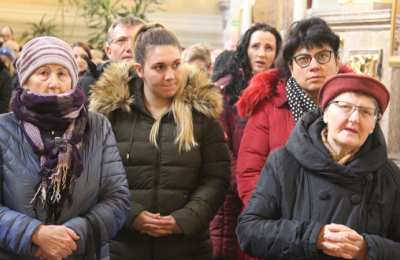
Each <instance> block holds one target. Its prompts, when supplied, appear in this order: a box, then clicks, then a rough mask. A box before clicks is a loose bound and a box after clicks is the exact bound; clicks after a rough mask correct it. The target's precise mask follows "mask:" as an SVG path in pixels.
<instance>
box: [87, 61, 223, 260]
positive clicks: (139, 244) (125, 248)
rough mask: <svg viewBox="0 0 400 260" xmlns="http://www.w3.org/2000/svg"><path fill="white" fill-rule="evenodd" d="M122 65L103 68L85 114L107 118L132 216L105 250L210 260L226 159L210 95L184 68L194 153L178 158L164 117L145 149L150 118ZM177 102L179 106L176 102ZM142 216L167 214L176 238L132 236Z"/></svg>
mask: <svg viewBox="0 0 400 260" xmlns="http://www.w3.org/2000/svg"><path fill="white" fill-rule="evenodd" d="M132 68H133V67H132V65H129V64H111V65H110V66H109V67H108V68H107V69H106V70H105V71H104V73H103V74H102V76H101V77H100V79H99V80H98V81H97V82H96V84H95V85H93V87H92V95H91V99H90V109H91V110H92V111H100V112H102V113H105V114H107V115H108V116H109V118H110V121H111V123H112V125H113V129H114V131H115V134H116V138H117V142H118V146H119V150H120V153H121V156H122V158H123V162H124V166H125V168H126V171H127V174H128V182H129V188H130V190H131V202H132V205H131V207H132V210H131V212H130V214H129V216H128V221H127V224H126V227H125V228H124V229H123V230H122V232H120V233H119V235H118V237H117V239H116V240H117V242H115V243H113V244H112V247H111V252H112V256H113V258H114V259H140V260H148V259H171V260H172V259H174V260H179V259H202V260H206V259H211V246H210V241H209V234H208V231H207V230H208V225H209V222H210V220H211V219H212V217H213V216H214V215H215V213H216V211H217V209H218V208H219V207H220V205H221V204H222V202H223V199H224V195H225V192H226V190H227V186H228V178H229V156H228V150H227V146H226V143H225V139H224V134H223V130H222V127H221V126H220V124H219V122H218V120H217V118H218V115H219V112H220V111H221V110H222V97H221V94H220V92H219V90H218V89H216V88H214V87H213V86H211V85H209V84H208V83H207V81H205V79H203V80H202V79H201V77H199V75H198V74H193V73H192V72H191V71H189V70H186V69H184V70H183V73H184V77H183V79H182V81H181V82H183V83H184V84H185V85H184V95H185V96H186V98H185V99H184V101H182V102H188V103H190V104H191V105H192V108H193V109H192V118H193V119H192V120H193V126H194V136H195V140H196V141H197V143H198V146H197V147H194V148H192V149H191V150H190V151H188V152H185V151H182V152H179V150H178V145H177V144H176V142H175V139H176V132H177V128H176V123H175V120H174V117H173V115H172V113H169V114H166V115H165V116H164V117H163V118H162V121H161V125H160V129H159V132H158V148H156V147H155V146H154V145H153V144H152V143H150V142H149V133H150V129H151V127H152V126H153V124H154V122H155V121H154V119H153V117H152V115H151V114H150V113H149V112H148V111H147V109H146V108H145V106H144V100H143V82H142V80H140V79H139V78H136V77H135V75H134V74H133V71H132ZM179 102H181V101H179ZM143 210H147V211H150V212H153V213H160V214H161V215H172V216H173V217H174V218H175V220H176V222H177V224H178V225H179V227H180V228H181V230H182V231H183V234H179V235H176V234H175V235H170V236H166V237H161V238H154V237H151V236H148V235H144V234H140V233H139V232H137V231H136V230H134V229H133V225H132V224H133V222H134V220H135V218H136V217H137V215H138V214H139V213H140V212H141V211H143Z"/></svg>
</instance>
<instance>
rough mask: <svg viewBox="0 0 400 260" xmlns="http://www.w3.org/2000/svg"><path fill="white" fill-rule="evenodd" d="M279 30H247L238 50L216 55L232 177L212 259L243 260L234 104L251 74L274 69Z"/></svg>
mask: <svg viewBox="0 0 400 260" xmlns="http://www.w3.org/2000/svg"><path fill="white" fill-rule="evenodd" d="M281 42H282V40H281V37H280V35H279V33H278V31H277V30H276V29H275V28H273V27H271V26H269V25H267V24H264V23H257V24H254V25H253V26H252V27H250V28H249V29H248V30H247V31H246V32H245V34H244V35H243V37H242V38H241V40H240V42H239V44H238V46H237V49H236V50H235V51H233V52H229V51H225V52H223V53H222V54H221V55H220V56H218V58H217V60H216V63H215V66H214V73H213V78H212V79H213V81H214V82H215V84H216V85H217V86H218V87H220V88H221V91H222V92H223V95H224V111H223V113H222V116H221V122H222V125H223V126H224V130H225V135H226V137H227V140H228V145H229V148H230V153H231V157H232V176H231V183H230V186H229V190H228V193H227V195H226V197H225V201H224V204H223V206H222V207H221V208H220V210H219V211H218V213H217V215H216V216H215V218H214V219H213V221H212V222H211V225H210V233H211V238H212V243H213V251H214V259H224V260H230V259H232V260H242V259H246V258H245V257H246V256H244V255H242V254H243V253H242V252H241V251H240V249H239V245H238V242H237V238H236V235H235V228H236V222H237V217H238V215H239V214H240V212H241V209H242V205H241V202H240V200H239V197H238V194H237V188H236V181H235V176H234V172H235V171H234V169H235V165H236V157H237V151H238V148H239V143H240V139H241V137H242V133H243V129H244V126H245V124H246V119H245V118H242V117H239V116H238V114H237V111H236V108H235V107H234V104H235V103H236V101H237V100H238V98H239V96H240V95H241V93H242V91H243V89H245V88H246V87H247V85H248V83H249V81H250V79H251V77H253V75H255V74H257V73H259V72H262V71H265V70H268V69H270V68H271V67H273V64H274V62H275V58H276V56H277V54H278V52H279V49H280V46H281Z"/></svg>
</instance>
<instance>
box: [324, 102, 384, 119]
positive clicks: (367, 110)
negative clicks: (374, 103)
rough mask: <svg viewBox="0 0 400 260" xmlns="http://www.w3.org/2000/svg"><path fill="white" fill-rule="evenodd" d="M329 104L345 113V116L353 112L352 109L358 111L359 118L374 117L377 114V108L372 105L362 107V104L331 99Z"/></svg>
mask: <svg viewBox="0 0 400 260" xmlns="http://www.w3.org/2000/svg"><path fill="white" fill-rule="evenodd" d="M330 104H334V105H335V106H336V107H337V108H338V109H339V111H340V112H342V113H343V114H345V115H346V116H350V115H351V114H353V113H354V111H356V110H357V111H358V113H359V115H360V117H361V118H364V119H371V120H372V119H375V117H376V116H377V115H378V110H377V109H376V108H372V107H364V106H357V105H354V104H352V103H349V102H346V101H339V100H336V101H331V102H330Z"/></svg>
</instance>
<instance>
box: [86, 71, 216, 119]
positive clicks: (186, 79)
mask: <svg viewBox="0 0 400 260" xmlns="http://www.w3.org/2000/svg"><path fill="white" fill-rule="evenodd" d="M182 73H183V75H182V79H181V81H180V82H181V84H182V85H181V86H180V87H181V88H180V90H179V91H178V93H177V94H176V96H175V99H178V100H179V101H181V102H184V103H186V104H189V105H190V106H191V107H192V108H193V109H195V110H197V111H198V112H200V113H201V114H204V115H205V116H207V117H212V118H216V119H217V118H219V115H220V114H221V112H222V109H223V98H222V94H221V92H220V90H219V89H218V88H216V87H214V85H213V84H211V82H210V80H209V78H208V76H207V75H206V74H205V73H204V72H201V71H199V70H197V69H195V68H194V67H191V66H187V65H183V68H182ZM131 80H134V81H135V80H136V81H137V82H135V83H136V84H135V83H134V86H135V87H140V86H142V80H141V79H139V78H138V77H137V76H136V74H135V72H134V67H133V63H113V64H110V65H109V66H108V67H107V68H106V69H105V71H104V72H103V73H102V75H101V76H100V78H99V79H98V80H97V81H96V82H95V84H93V85H92V87H91V95H90V98H89V102H90V104H89V110H90V111H93V112H99V113H102V114H104V115H106V116H109V115H110V113H111V112H113V111H116V110H122V111H124V112H130V111H131V109H132V106H133V105H135V96H134V93H131V92H133V91H130V85H131V84H130V81H131Z"/></svg>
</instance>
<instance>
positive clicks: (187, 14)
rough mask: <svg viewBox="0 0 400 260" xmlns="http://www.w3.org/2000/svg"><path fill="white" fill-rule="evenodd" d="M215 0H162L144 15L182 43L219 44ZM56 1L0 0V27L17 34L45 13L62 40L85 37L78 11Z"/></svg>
mask: <svg viewBox="0 0 400 260" xmlns="http://www.w3.org/2000/svg"><path fill="white" fill-rule="evenodd" d="M64 2H68V1H67V0H64ZM217 2H218V1H217V0H197V1H187V0H164V1H163V5H162V6H161V7H162V9H163V10H164V11H162V12H160V11H157V12H154V13H150V14H148V17H149V19H150V20H151V21H156V22H161V23H163V24H165V25H166V26H167V27H169V28H170V29H171V30H172V31H175V32H176V34H177V35H178V38H179V39H180V40H181V42H182V44H183V45H186V46H187V45H190V44H193V43H196V42H205V43H207V44H208V45H210V46H211V47H216V48H217V47H221V46H222V45H223V44H222V16H221V15H220V13H219V10H218V6H217ZM58 3H59V1H56V0H1V1H0V14H1V15H0V27H1V26H4V25H9V26H11V27H12V28H13V29H14V31H15V34H16V36H17V37H18V36H20V35H21V33H22V32H23V31H26V30H29V28H30V24H31V23H37V22H39V21H40V19H41V17H42V16H43V15H46V19H47V20H48V19H53V20H54V23H55V24H56V25H57V27H58V29H59V31H58V35H59V36H60V37H62V38H64V39H65V40H67V41H69V42H74V41H78V40H80V41H86V40H87V39H89V34H90V32H91V31H90V30H89V28H88V27H87V24H86V20H85V19H84V17H82V15H81V13H79V12H78V10H76V9H73V8H72V7H71V6H67V5H65V6H64V9H63V8H62V7H61V5H60V4H58ZM63 21H64V22H63ZM62 25H64V26H63V27H62Z"/></svg>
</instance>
